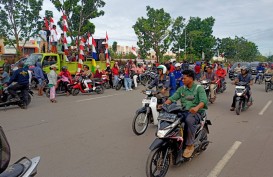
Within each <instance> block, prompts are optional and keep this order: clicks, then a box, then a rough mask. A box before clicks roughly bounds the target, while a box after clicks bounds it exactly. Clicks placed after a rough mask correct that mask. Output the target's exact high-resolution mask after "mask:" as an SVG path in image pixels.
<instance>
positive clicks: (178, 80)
mask: <svg viewBox="0 0 273 177" xmlns="http://www.w3.org/2000/svg"><path fill="white" fill-rule="evenodd" d="M174 66H175V71H174V72H173V74H174V76H175V80H176V89H178V88H179V87H182V86H183V82H182V72H181V64H180V63H175V65H174Z"/></svg>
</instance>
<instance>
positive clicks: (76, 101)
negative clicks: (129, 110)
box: [76, 93, 124, 102]
mask: <svg viewBox="0 0 273 177" xmlns="http://www.w3.org/2000/svg"><path fill="white" fill-rule="evenodd" d="M123 94H124V93H122V94H113V95H105V96H100V97H95V98H88V99H83V100H77V101H76V102H83V101H90V100H96V99H100V98H107V97H112V96H118V95H123Z"/></svg>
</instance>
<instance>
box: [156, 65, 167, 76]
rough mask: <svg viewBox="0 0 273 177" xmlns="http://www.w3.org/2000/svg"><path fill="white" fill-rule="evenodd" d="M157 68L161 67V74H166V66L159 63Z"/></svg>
mask: <svg viewBox="0 0 273 177" xmlns="http://www.w3.org/2000/svg"><path fill="white" fill-rule="evenodd" d="M157 69H162V71H163V74H166V72H167V68H166V66H165V65H159V66H158V67H157Z"/></svg>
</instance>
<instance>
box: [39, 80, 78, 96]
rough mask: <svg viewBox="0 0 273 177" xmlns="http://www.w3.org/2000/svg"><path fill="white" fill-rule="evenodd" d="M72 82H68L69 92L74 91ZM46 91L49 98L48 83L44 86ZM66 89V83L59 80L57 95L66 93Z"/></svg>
mask: <svg viewBox="0 0 273 177" xmlns="http://www.w3.org/2000/svg"><path fill="white" fill-rule="evenodd" d="M72 86H73V84H72V83H68V84H67V88H68V92H69V94H71V93H72ZM44 92H45V94H46V96H47V97H48V98H49V97H50V88H49V87H48V85H46V86H45V87H44ZM66 94H67V93H66V90H65V84H64V82H63V81H61V80H58V87H57V88H56V95H66Z"/></svg>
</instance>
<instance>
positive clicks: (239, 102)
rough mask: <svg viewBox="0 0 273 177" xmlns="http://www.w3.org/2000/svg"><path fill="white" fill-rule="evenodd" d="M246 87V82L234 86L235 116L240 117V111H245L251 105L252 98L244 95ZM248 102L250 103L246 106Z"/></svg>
mask: <svg viewBox="0 0 273 177" xmlns="http://www.w3.org/2000/svg"><path fill="white" fill-rule="evenodd" d="M247 85H248V83H246V82H239V83H237V84H236V86H235V97H236V100H235V111H236V114H237V115H240V113H241V111H245V110H246V109H247V108H248V107H249V106H251V105H252V103H253V100H252V97H251V96H250V98H248V97H247V95H246V93H247V88H246V86H247ZM248 101H249V102H250V103H251V104H250V105H247V102H248Z"/></svg>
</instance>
